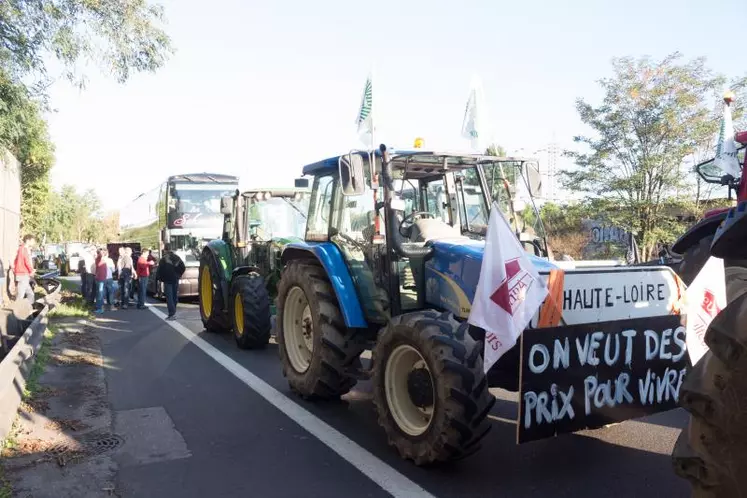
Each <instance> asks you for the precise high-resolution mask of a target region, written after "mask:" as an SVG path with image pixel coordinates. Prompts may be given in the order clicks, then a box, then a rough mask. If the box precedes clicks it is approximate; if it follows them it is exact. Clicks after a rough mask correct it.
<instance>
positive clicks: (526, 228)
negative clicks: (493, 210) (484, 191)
mask: <svg viewBox="0 0 747 498" xmlns="http://www.w3.org/2000/svg"><path fill="white" fill-rule="evenodd" d="M483 171H484V174H485V182H486V183H487V185H488V189H489V190H490V196H491V199H492V200H493V201H494V202H496V203H497V204H498V206H499V207H500V208H501V212H502V213H503V215H504V216H505V217H506V219H507V220H508V221H509V223H510V224H511V227H512V228H513V229H514V231H515V232H516V234H517V236H518V237H519V240H520V241H521V243H522V245H523V246H524V247H525V249H527V250H529V251H530V252H535V253H536V254H537V255H546V254H547V247H546V246H547V244H546V240H547V238H546V235H545V227H544V225H543V224H542V219H541V218H540V216H539V211H538V210H537V206H536V205H535V203H534V193H535V192H534V189H536V188H537V186H532V178H531V177H532V176H535V177H539V170H538V168H537V164H536V163H534V162H531V161H525V160H521V161H501V162H494V163H489V164H485V165H483ZM533 173H534V175H533Z"/></svg>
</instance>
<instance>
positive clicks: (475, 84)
mask: <svg viewBox="0 0 747 498" xmlns="http://www.w3.org/2000/svg"><path fill="white" fill-rule="evenodd" d="M485 122H486V117H485V97H484V95H483V92H482V83H481V82H480V80H479V79H478V78H477V77H475V78H473V79H472V85H471V87H470V91H469V98H468V99H467V107H466V108H465V109H464V120H463V121H462V137H464V138H466V139H467V140H469V142H470V147H471V148H472V149H474V150H479V151H482V150H484V145H485V144H486V143H487V142H486V135H487V130H486V129H485Z"/></svg>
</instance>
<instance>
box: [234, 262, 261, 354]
mask: <svg viewBox="0 0 747 498" xmlns="http://www.w3.org/2000/svg"><path fill="white" fill-rule="evenodd" d="M229 304H230V306H229V307H230V314H231V320H232V322H233V336H234V339H236V345H237V346H238V347H239V348H241V349H258V348H263V347H265V346H267V343H268V342H269V341H270V329H271V328H272V327H271V325H270V317H271V314H270V296H269V294H268V293H267V288H266V287H265V279H264V278H262V276H261V275H260V274H259V273H255V272H252V273H249V274H247V275H239V276H237V277H234V279H233V282H231V301H230V303H229Z"/></svg>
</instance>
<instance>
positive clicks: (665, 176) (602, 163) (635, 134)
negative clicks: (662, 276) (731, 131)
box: [564, 53, 725, 258]
mask: <svg viewBox="0 0 747 498" xmlns="http://www.w3.org/2000/svg"><path fill="white" fill-rule="evenodd" d="M612 67H613V76H612V77H611V78H605V79H602V80H600V81H599V84H600V85H601V87H602V90H603V92H604V98H603V100H602V102H601V103H600V104H599V105H597V106H594V105H592V104H589V103H588V102H586V101H584V100H583V99H578V100H577V102H576V109H577V111H578V113H579V116H580V118H581V121H582V122H583V123H585V124H586V125H587V126H589V127H590V128H591V129H592V131H593V132H594V133H593V135H591V136H580V137H575V141H576V142H577V143H579V144H582V145H584V146H586V150H584V151H576V152H569V155H570V156H572V157H573V158H574V159H575V161H576V165H577V169H575V170H571V171H565V172H564V176H565V184H566V187H567V188H571V189H574V190H580V191H583V192H587V193H589V194H591V195H594V196H600V197H601V198H602V199H604V200H605V201H606V202H608V203H611V204H613V205H614V206H615V209H612V210H610V211H607V213H606V215H607V217H608V218H610V221H611V222H612V223H614V224H616V225H617V226H619V227H621V228H624V229H627V230H631V231H633V232H634V233H635V235H636V238H637V240H638V242H639V244H640V247H641V249H642V252H643V257H644V258H648V257H649V255H650V254H651V252H652V250H653V248H654V247H655V245H656V243H657V242H658V241H659V240H661V238H662V237H664V238H668V237H669V236H670V235H672V234H671V233H668V231H667V230H668V228H667V226H666V224H664V223H663V222H662V220H663V216H661V215H662V214H663V212H664V208H665V206H666V205H667V204H671V203H673V202H677V201H678V200H677V199H673V198H672V197H673V196H674V194H675V193H676V192H677V191H680V192H684V191H686V187H687V181H686V179H687V178H688V176H689V172H687V170H686V169H683V168H682V163H683V159H684V158H686V157H687V156H689V155H690V154H692V153H693V152H695V151H696V150H697V148H698V147H699V146H702V145H703V144H705V143H707V142H708V140H710V139H711V137H713V136H714V135H715V133H716V132H717V129H718V122H719V116H720V113H719V112H717V110H718V109H720V108H717V107H715V106H714V103H715V102H717V101H718V100H719V98H720V94H721V90H722V88H723V86H724V83H725V80H724V78H723V77H722V76H719V75H715V74H714V73H712V72H711V71H710V70H709V69H708V68H707V67H706V64H705V60H704V59H702V58H701V59H695V60H692V61H682V57H681V56H680V54H677V53H675V54H672V55H670V56H668V57H666V58H664V59H663V60H661V61H654V60H652V59H650V58H648V57H644V58H640V59H633V58H630V57H625V58H620V59H614V60H613V63H612Z"/></svg>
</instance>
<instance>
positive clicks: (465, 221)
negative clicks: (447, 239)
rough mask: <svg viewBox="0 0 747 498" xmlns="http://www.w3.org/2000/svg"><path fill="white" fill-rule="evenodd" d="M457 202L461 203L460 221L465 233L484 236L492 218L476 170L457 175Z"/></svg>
mask: <svg viewBox="0 0 747 498" xmlns="http://www.w3.org/2000/svg"><path fill="white" fill-rule="evenodd" d="M456 185H457V201H458V203H459V209H458V211H457V212H458V213H459V220H460V225H461V228H462V231H463V232H471V233H477V234H481V235H484V234H485V233H486V231H487V227H488V219H489V218H490V210H489V207H488V206H487V205H486V203H485V195H484V192H483V190H482V185H480V177H479V175H478V174H477V170H476V168H470V169H467V170H465V171H459V172H457V173H456Z"/></svg>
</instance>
